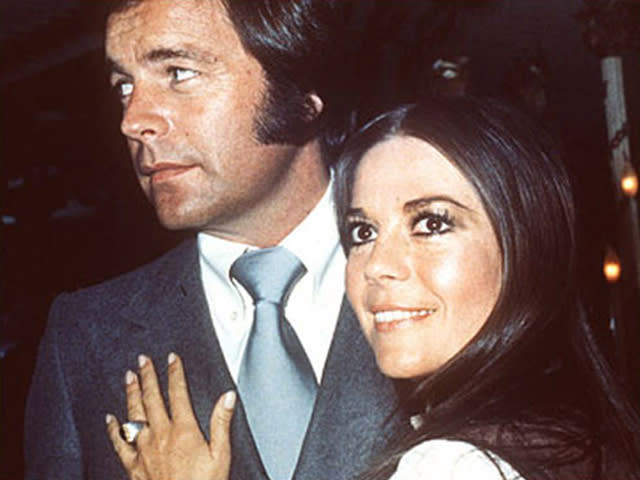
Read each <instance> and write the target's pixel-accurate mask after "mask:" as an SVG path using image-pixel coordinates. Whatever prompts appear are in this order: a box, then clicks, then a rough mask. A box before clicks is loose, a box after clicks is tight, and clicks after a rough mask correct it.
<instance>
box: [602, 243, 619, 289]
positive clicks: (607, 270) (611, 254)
mask: <svg viewBox="0 0 640 480" xmlns="http://www.w3.org/2000/svg"><path fill="white" fill-rule="evenodd" d="M602 271H603V272H604V276H605V278H606V279H607V282H609V283H616V282H617V281H618V280H619V279H620V274H621V273H622V267H621V266H620V259H619V258H618V255H617V254H616V252H615V251H614V250H613V249H612V248H611V247H607V253H606V254H605V256H604V265H603V267H602Z"/></svg>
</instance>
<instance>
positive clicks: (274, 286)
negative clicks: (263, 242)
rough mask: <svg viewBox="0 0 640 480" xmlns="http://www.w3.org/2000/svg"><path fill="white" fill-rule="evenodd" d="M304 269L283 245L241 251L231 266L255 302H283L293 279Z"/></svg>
mask: <svg viewBox="0 0 640 480" xmlns="http://www.w3.org/2000/svg"><path fill="white" fill-rule="evenodd" d="M306 271H307V269H306V268H305V267H304V265H303V264H302V262H301V261H300V260H299V259H298V257H296V256H295V255H294V254H293V253H291V252H290V251H289V250H287V249H286V248H284V247H273V248H263V249H261V250H253V251H250V252H247V253H245V254H243V255H241V256H240V257H239V258H238V259H237V260H236V261H235V262H233V265H232V266H231V271H230V273H231V276H232V277H233V278H235V279H236V280H238V282H240V284H241V285H242V286H243V287H244V288H246V290H247V292H249V295H251V298H253V302H254V303H256V304H257V303H258V302H259V301H268V302H272V303H277V304H283V303H284V302H286V299H287V297H288V296H289V293H290V291H291V289H292V288H293V286H294V285H295V283H296V282H297V281H298V280H299V279H300V277H302V275H304V274H305V272H306Z"/></svg>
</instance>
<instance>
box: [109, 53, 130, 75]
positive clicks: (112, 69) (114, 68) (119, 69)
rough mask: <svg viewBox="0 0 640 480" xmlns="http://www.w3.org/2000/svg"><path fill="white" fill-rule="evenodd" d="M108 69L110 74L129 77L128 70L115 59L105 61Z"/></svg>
mask: <svg viewBox="0 0 640 480" xmlns="http://www.w3.org/2000/svg"><path fill="white" fill-rule="evenodd" d="M105 63H106V68H107V72H108V73H119V74H121V75H127V74H128V73H127V70H126V69H125V68H124V67H123V66H122V65H120V64H119V63H118V62H116V61H115V60H114V59H113V58H109V57H107V58H106V59H105Z"/></svg>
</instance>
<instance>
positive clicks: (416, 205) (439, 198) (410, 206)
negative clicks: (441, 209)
mask: <svg viewBox="0 0 640 480" xmlns="http://www.w3.org/2000/svg"><path fill="white" fill-rule="evenodd" d="M434 202H447V203H451V204H453V205H455V206H457V207H459V208H462V209H463V210H469V211H471V209H470V208H469V207H467V206H466V205H463V204H462V203H460V202H458V201H457V200H454V199H453V198H451V197H449V196H448V195H436V196H433V197H422V198H416V199H415V200H410V201H408V202H407V203H405V204H404V207H402V210H404V211H405V212H406V213H411V212H415V211H416V210H420V209H421V208H423V207H425V206H427V205H430V204H432V203H434Z"/></svg>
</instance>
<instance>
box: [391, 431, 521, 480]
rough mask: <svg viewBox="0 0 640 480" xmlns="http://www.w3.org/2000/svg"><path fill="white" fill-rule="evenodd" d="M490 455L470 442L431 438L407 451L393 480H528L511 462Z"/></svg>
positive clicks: (392, 477)
mask: <svg viewBox="0 0 640 480" xmlns="http://www.w3.org/2000/svg"><path fill="white" fill-rule="evenodd" d="M489 455H490V456H491V458H489V457H488V456H487V454H485V453H484V452H482V451H481V450H478V449H477V448H476V447H475V446H474V445H472V444H470V443H467V442H461V441H453V440H428V441H426V442H423V443H421V444H420V445H417V446H415V447H413V448H412V449H411V450H409V451H408V452H407V453H406V454H404V456H403V457H402V459H401V460H400V463H399V464H398V469H397V470H396V472H395V473H394V474H393V475H392V476H391V478H390V480H524V479H523V477H522V476H520V474H519V473H518V472H516V471H515V469H514V468H513V467H511V465H509V464H508V463H507V462H505V461H504V460H502V459H501V458H500V457H498V456H497V455H495V454H493V453H490V452H489Z"/></svg>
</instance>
